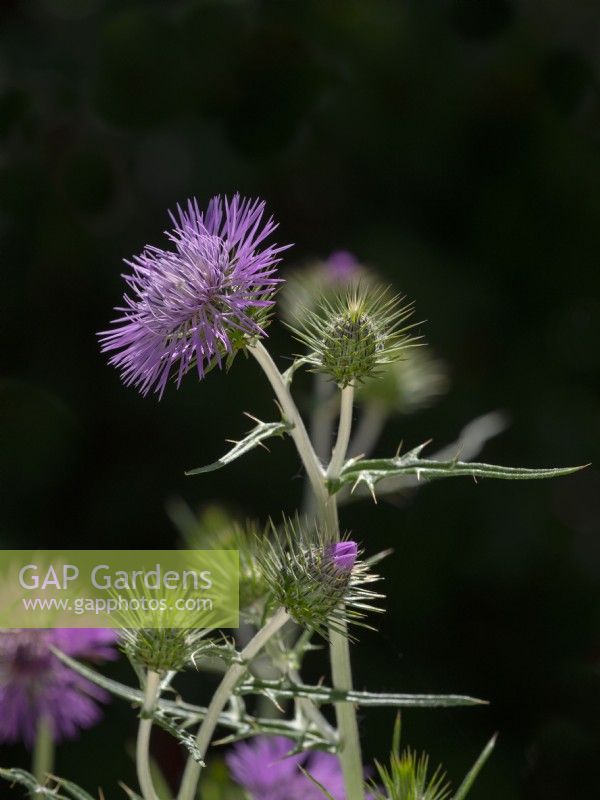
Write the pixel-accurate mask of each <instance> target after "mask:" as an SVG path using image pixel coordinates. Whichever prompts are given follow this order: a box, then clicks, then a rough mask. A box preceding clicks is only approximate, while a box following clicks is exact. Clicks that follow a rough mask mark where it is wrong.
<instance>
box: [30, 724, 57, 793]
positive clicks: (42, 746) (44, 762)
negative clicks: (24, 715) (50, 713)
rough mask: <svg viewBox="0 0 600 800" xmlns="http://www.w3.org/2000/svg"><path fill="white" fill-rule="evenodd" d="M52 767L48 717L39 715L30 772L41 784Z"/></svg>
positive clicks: (51, 743) (52, 745)
mask: <svg viewBox="0 0 600 800" xmlns="http://www.w3.org/2000/svg"><path fill="white" fill-rule="evenodd" d="M53 767H54V739H53V738H52V727H51V725H50V721H49V720H48V717H44V716H42V717H40V719H39V720H38V724H37V731H36V734H35V742H34V745H33V756H32V767H31V769H32V772H33V774H34V776H35V779H36V780H37V782H38V783H41V784H43V783H44V781H45V780H46V776H47V775H48V773H49V772H52V769H53Z"/></svg>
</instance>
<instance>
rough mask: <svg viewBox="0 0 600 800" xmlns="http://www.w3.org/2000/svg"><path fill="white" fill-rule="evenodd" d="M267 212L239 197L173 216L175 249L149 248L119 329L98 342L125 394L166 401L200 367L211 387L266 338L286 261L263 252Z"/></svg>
mask: <svg viewBox="0 0 600 800" xmlns="http://www.w3.org/2000/svg"><path fill="white" fill-rule="evenodd" d="M264 214H265V204H264V202H262V201H259V200H247V199H243V198H241V197H240V196H239V195H238V194H236V195H235V196H234V197H233V199H231V200H229V199H227V198H224V199H222V198H221V197H214V198H213V199H212V200H211V201H210V203H209V205H208V209H207V210H206V211H205V212H204V211H201V210H200V208H199V206H198V202H197V201H196V200H189V201H188V203H187V205H186V206H185V207H184V208H181V207H180V206H178V207H177V212H176V213H175V214H171V221H172V223H173V228H172V229H171V230H170V231H167V234H166V235H167V238H168V240H169V244H170V247H169V249H161V248H159V247H154V246H152V245H147V246H146V247H145V248H144V250H143V251H142V253H141V254H140V255H138V256H134V257H133V259H132V260H131V261H126V263H127V264H128V265H129V266H130V267H131V269H132V272H131V274H130V275H127V276H125V281H126V283H127V285H128V290H129V291H128V292H127V293H126V294H125V295H124V305H123V306H121V307H119V308H117V309H116V310H117V311H118V312H119V313H120V316H118V317H117V318H116V319H115V320H114V321H113V325H114V327H113V328H112V329H110V330H107V331H102V332H101V333H100V334H99V337H100V341H101V345H102V350H103V352H108V353H111V354H112V355H111V357H110V363H111V364H113V365H114V366H116V367H118V368H119V369H120V371H121V376H122V379H123V381H124V383H125V384H126V385H130V384H133V385H134V386H136V387H137V388H138V389H139V390H140V392H141V393H142V394H144V395H145V394H146V393H147V392H148V391H150V390H153V391H155V392H156V393H158V395H159V396H162V394H163V392H164V390H165V386H166V384H167V381H168V379H169V377H170V376H173V377H174V378H175V379H176V383H177V386H179V384H180V383H181V379H182V378H183V376H184V375H185V374H186V373H187V372H188V371H189V370H190V369H191V368H192V367H194V366H195V367H196V369H197V371H198V375H199V377H200V378H203V377H204V375H205V374H206V372H207V371H208V370H209V369H211V368H212V367H214V366H215V365H218V366H221V365H222V362H223V360H224V359H228V360H230V359H231V358H232V357H233V356H234V355H235V353H236V352H237V351H238V350H239V349H241V348H243V347H244V346H245V345H246V344H247V343H248V341H251V340H252V339H254V338H257V337H262V336H264V335H265V327H266V325H267V323H268V318H269V310H270V308H271V306H272V305H273V295H274V293H275V290H276V288H277V286H278V284H279V283H280V280H279V278H277V276H276V265H277V264H278V262H279V261H280V258H279V254H280V253H281V251H282V250H284V249H285V248H283V247H277V246H274V245H270V246H265V245H264V241H265V239H266V238H267V237H268V236H269V235H270V234H271V233H272V232H273V231H274V230H275V228H276V227H277V226H276V224H275V222H274V221H273V219H272V218H269V219H264Z"/></svg>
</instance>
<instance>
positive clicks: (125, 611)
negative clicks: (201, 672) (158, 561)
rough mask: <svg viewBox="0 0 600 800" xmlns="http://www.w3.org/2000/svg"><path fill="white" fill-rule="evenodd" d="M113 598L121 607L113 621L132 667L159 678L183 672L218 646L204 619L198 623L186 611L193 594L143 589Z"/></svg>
mask: <svg viewBox="0 0 600 800" xmlns="http://www.w3.org/2000/svg"><path fill="white" fill-rule="evenodd" d="M110 594H111V596H112V599H113V600H114V601H115V603H116V604H117V608H116V610H115V611H114V612H113V613H112V615H111V617H112V619H113V620H114V624H115V626H118V628H119V634H120V641H119V645H120V647H121V649H122V650H123V652H124V653H125V654H126V655H127V656H128V658H129V659H130V661H131V662H132V664H134V665H136V666H140V667H143V668H145V669H149V670H152V671H153V672H158V673H159V674H165V673H167V672H170V671H174V672H180V671H181V670H183V669H186V668H187V667H189V666H191V665H193V664H194V662H195V659H196V658H198V657H200V656H201V655H203V651H205V650H207V649H211V648H212V647H213V646H214V643H213V641H212V640H211V639H210V638H208V635H209V634H210V630H208V629H206V628H203V627H201V622H202V619H201V617H200V616H199V618H198V620H195V619H194V614H193V612H190V611H187V610H185V601H186V600H187V599H189V598H192V597H193V594H192V592H191V590H189V589H187V588H185V589H184V588H180V589H176V590H166V589H164V588H162V587H161V588H159V589H147V588H145V587H142V588H140V589H139V590H138V591H133V590H131V589H126V590H119V592H116V591H112V592H111V593H110ZM195 623H196V624H195Z"/></svg>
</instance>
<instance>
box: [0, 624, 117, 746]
mask: <svg viewBox="0 0 600 800" xmlns="http://www.w3.org/2000/svg"><path fill="white" fill-rule="evenodd" d="M116 638H117V637H116V633H115V632H114V631H112V630H103V629H92V628H79V629H67V628H57V629H55V630H14V631H7V632H3V633H0V742H18V741H22V742H24V743H25V744H26V745H27V746H28V747H31V746H32V745H33V742H34V741H35V736H36V732H37V730H38V726H39V723H40V721H41V720H46V721H47V722H48V724H49V725H50V730H51V733H52V737H53V739H54V741H55V742H58V741H60V740H62V739H72V738H74V737H75V736H77V734H78V733H79V731H80V729H82V728H89V727H91V726H92V725H94V724H95V723H97V722H98V721H99V720H100V718H101V716H102V712H101V711H100V708H99V706H98V703H100V702H106V701H107V700H108V699H109V696H108V693H107V692H105V691H104V690H103V689H100V688H99V687H98V686H95V685H94V684H93V683H91V682H90V681H88V680H86V679H85V678H83V677H82V676H81V675H79V674H78V673H77V672H75V671H74V670H72V669H69V668H68V667H67V666H65V665H64V664H63V663H62V662H60V661H59V660H58V658H56V656H55V655H54V654H53V653H52V652H51V650H50V647H49V646H50V645H54V646H56V647H57V648H58V649H60V650H62V651H63V652H64V653H66V654H67V655H69V656H72V657H74V658H82V659H87V660H90V661H95V662H100V661H106V660H112V659H115V658H117V656H118V653H117V651H116V649H115V647H114V644H115V642H116Z"/></svg>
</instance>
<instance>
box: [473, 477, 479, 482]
mask: <svg viewBox="0 0 600 800" xmlns="http://www.w3.org/2000/svg"><path fill="white" fill-rule="evenodd" d="M473 480H474V481H475V484H477V483H478V481H477V475H473Z"/></svg>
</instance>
